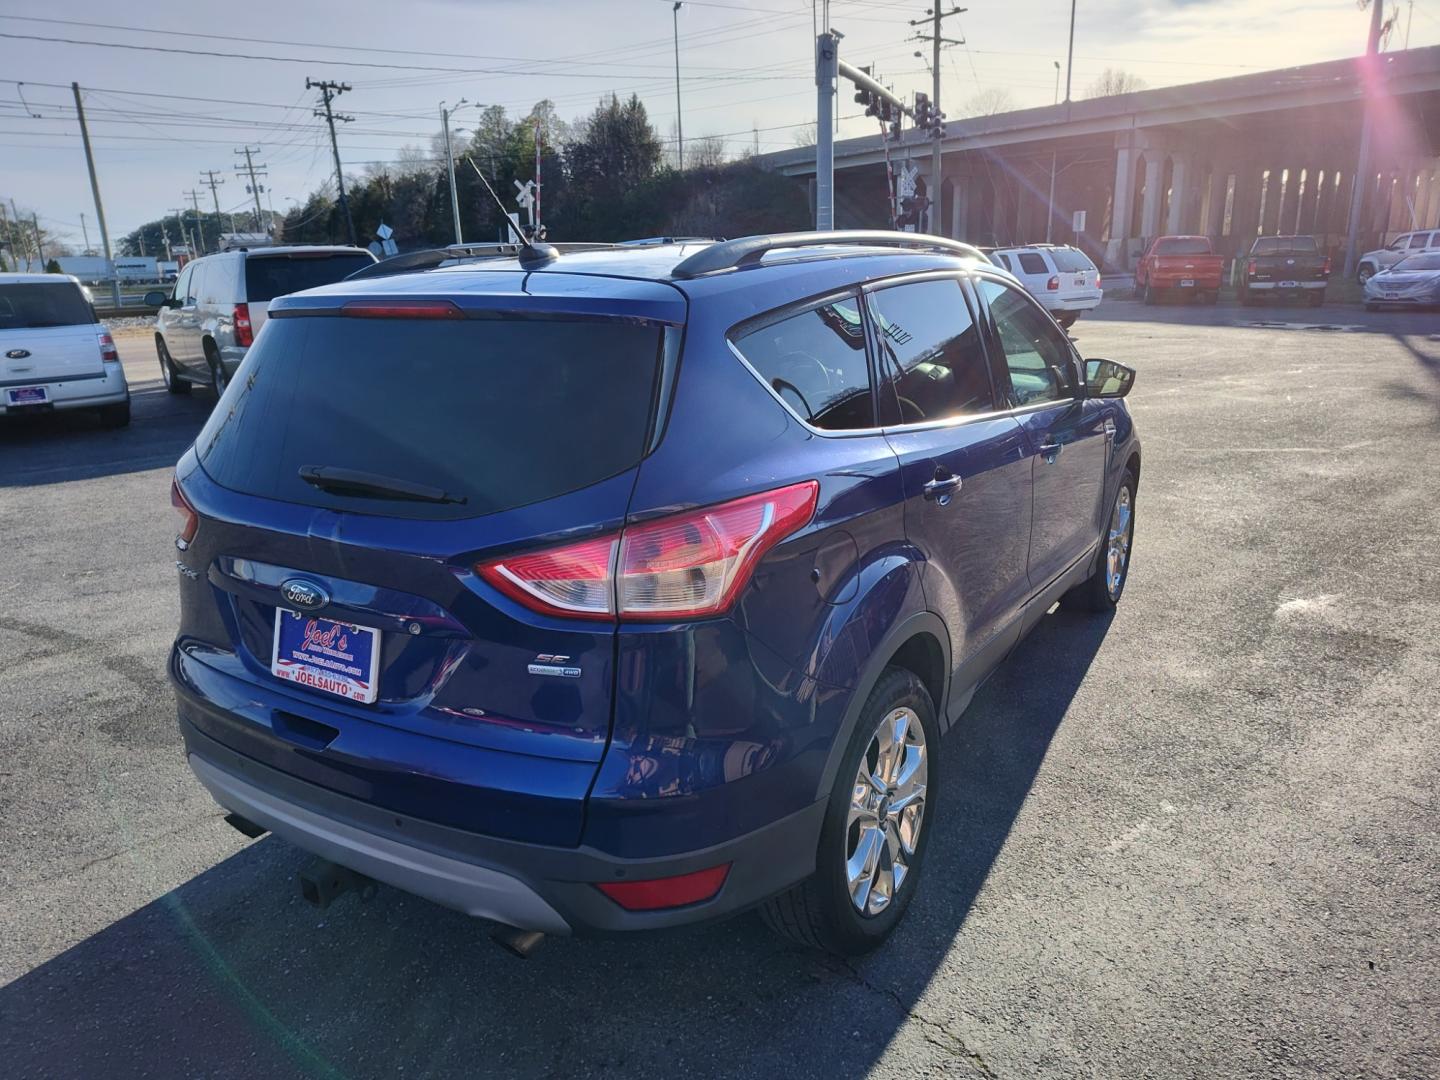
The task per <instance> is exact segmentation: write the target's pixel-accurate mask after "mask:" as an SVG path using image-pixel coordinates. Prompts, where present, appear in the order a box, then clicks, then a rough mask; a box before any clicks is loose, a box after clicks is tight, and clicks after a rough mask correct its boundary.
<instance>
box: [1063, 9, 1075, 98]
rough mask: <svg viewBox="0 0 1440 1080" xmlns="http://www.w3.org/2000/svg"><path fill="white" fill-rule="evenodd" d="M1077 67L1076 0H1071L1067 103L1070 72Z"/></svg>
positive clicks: (1067, 56) (1066, 57)
mask: <svg viewBox="0 0 1440 1080" xmlns="http://www.w3.org/2000/svg"><path fill="white" fill-rule="evenodd" d="M1074 67H1075V0H1070V49H1069V51H1068V52H1067V53H1066V54H1065V104H1066V105H1069V104H1070V74H1071V72H1072V71H1073V70H1074Z"/></svg>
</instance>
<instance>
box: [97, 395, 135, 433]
mask: <svg viewBox="0 0 1440 1080" xmlns="http://www.w3.org/2000/svg"><path fill="white" fill-rule="evenodd" d="M99 411H100V423H101V424H103V425H104V426H105V427H108V428H122V427H126V426H128V425H129V423H130V398H129V396H128V395H127V396H126V398H125V400H124V401H122V402H120V403H119V404H118V405H102V406H101V407H100V410H99Z"/></svg>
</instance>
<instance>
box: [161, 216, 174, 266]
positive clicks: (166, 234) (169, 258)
mask: <svg viewBox="0 0 1440 1080" xmlns="http://www.w3.org/2000/svg"><path fill="white" fill-rule="evenodd" d="M160 235H161V237H162V238H164V240H165V261H166V262H174V261H175V256H174V255H173V254H171V251H170V229H169V227H168V226H167V225H166V224H165V219H164V218H161V219H160Z"/></svg>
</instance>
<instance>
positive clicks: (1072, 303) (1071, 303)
mask: <svg viewBox="0 0 1440 1080" xmlns="http://www.w3.org/2000/svg"><path fill="white" fill-rule="evenodd" d="M1104 298H1105V297H1104V294H1103V293H1101V294H1097V295H1095V296H1074V297H1068V298H1067V299H1064V300H1049V301H1046V302H1045V310H1046V311H1052V312H1053V311H1089V310H1091V309H1092V308H1097V307H1099V306H1100V301H1101V300H1103V299H1104Z"/></svg>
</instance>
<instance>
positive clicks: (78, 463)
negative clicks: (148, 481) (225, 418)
mask: <svg viewBox="0 0 1440 1080" xmlns="http://www.w3.org/2000/svg"><path fill="white" fill-rule="evenodd" d="M214 405H215V397H214V395H213V394H211V393H209V392H208V391H203V390H201V391H197V392H195V393H192V394H190V395H188V396H178V395H174V394H170V393H167V392H166V390H165V389H164V387H163V386H161V384H160V382H159V381H158V380H156V381H153V382H151V383H149V384H141V385H139V386H131V388H130V410H131V419H130V425H129V426H128V427H125V428H119V429H109V428H106V427H104V426H102V425H101V423H100V420H99V417H98V416H97V415H96V413H95V412H94V411H92V410H89V409H75V410H70V411H64V412H56V413H42V414H39V415H36V416H24V417H13V416H4V417H0V455H3V456H4V459H5V468H4V470H0V488H3V487H28V486H32V485H35V484H53V483H60V482H63V481H68V480H89V479H93V478H95V477H99V476H115V475H118V474H122V473H132V472H141V471H144V470H146V469H156V468H161V467H164V466H167V465H174V464H175V462H176V461H177V460H178V459H179V458H180V455H182V454H183V453H185V451H186V449H187V448H188V447H189V446H190V444H191V443H192V442H194V441H195V436H196V435H197V434H199V432H200V429H201V427H203V426H204V424H205V421H206V419H207V418H208V417H209V415H210V410H211V409H212V408H213V407H214Z"/></svg>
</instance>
